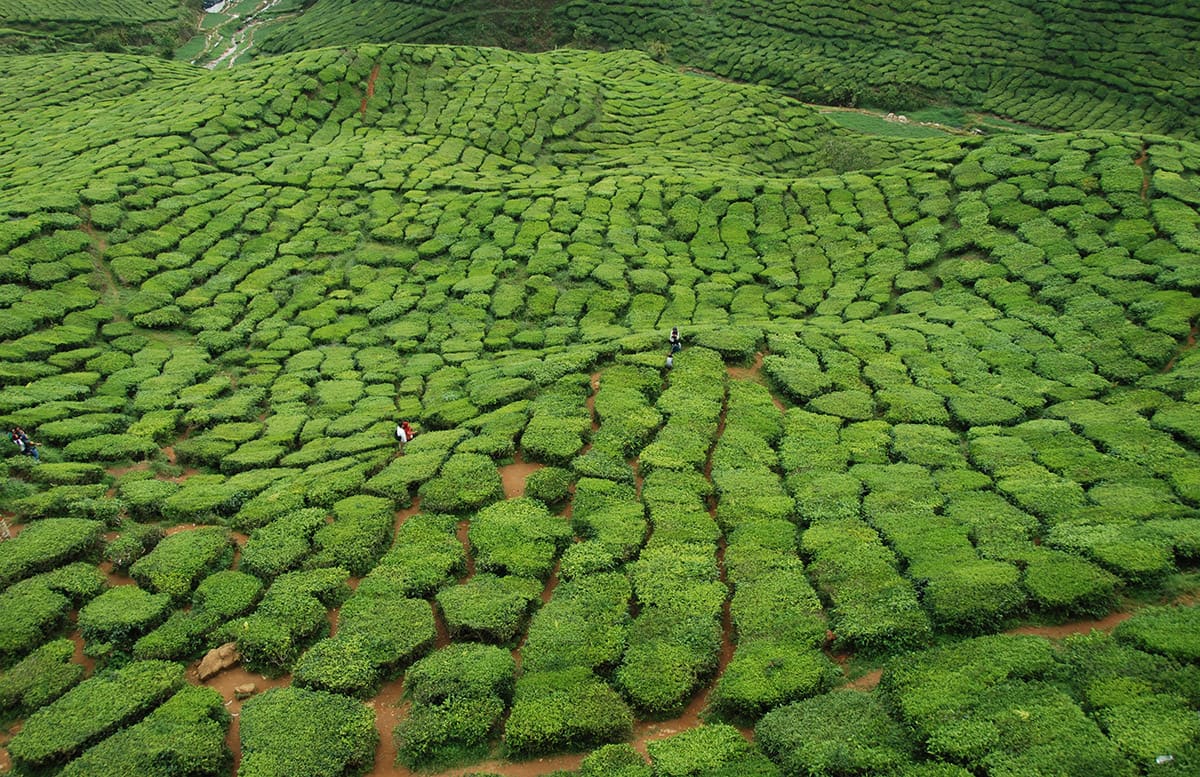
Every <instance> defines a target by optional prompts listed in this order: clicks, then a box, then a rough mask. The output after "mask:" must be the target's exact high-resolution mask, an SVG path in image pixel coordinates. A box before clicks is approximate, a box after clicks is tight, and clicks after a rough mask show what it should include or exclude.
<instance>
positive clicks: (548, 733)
mask: <svg viewBox="0 0 1200 777" xmlns="http://www.w3.org/2000/svg"><path fill="white" fill-rule="evenodd" d="M632 728H633V715H632V713H631V712H630V711H629V708H628V707H627V706H625V703H624V702H623V701H622V700H621V697H620V696H619V695H618V694H617V693H616V692H615V691H614V690H613V689H612V688H609V687H608V686H607V685H605V684H604V683H603V682H602V681H601V680H600V679H599V678H597V677H596V676H595V675H594V674H592V673H591V671H590V670H588V669H586V668H583V667H576V668H572V669H564V670H560V671H542V672H527V673H526V674H523V675H522V676H521V678H520V679H519V680H518V681H517V686H516V691H515V693H514V695H513V706H512V712H511V713H510V714H509V716H508V720H507V722H506V723H505V727H504V749H505V751H506V752H508V753H511V754H513V755H536V754H539V753H551V752H555V751H557V750H577V749H587V748H590V747H596V746H599V745H602V744H608V743H610V742H619V741H622V740H624V739H625V738H627V737H628V736H629V735H630V732H631V731H632Z"/></svg>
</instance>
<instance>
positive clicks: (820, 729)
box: [754, 691, 912, 774]
mask: <svg viewBox="0 0 1200 777" xmlns="http://www.w3.org/2000/svg"><path fill="white" fill-rule="evenodd" d="M847 728H853V729H854V730H855V732H856V734H855V736H854V737H852V738H850V739H849V740H848V741H847V739H846V738H845V736H844V733H845V731H846V729H847ZM754 738H755V741H756V742H757V743H758V746H759V747H761V748H762V749H763V752H765V753H766V754H767V755H768V756H770V757H771V759H772V760H773V761H775V762H776V763H778V764H779V765H780V767H781V769H782V771H783V773H784V774H813V773H816V774H825V773H833V772H840V773H848V774H855V773H864V774H869V773H875V772H882V771H896V770H898V769H900V768H902V767H903V766H905V765H907V764H908V763H909V761H910V759H911V757H912V756H911V753H912V743H911V742H910V741H909V740H908V737H907V736H906V734H905V731H904V729H903V727H902V726H901V725H900V724H899V723H897V722H896V721H895V720H893V719H892V718H891V716H889V715H888V711H887V708H886V707H885V706H884V705H883V703H882V702H881V701H880V700H879V699H878V698H877V697H876V696H874V695H873V694H864V693H856V692H854V691H835V692H833V693H829V694H825V695H824V696H818V697H816V698H814V699H806V700H804V701H798V702H795V703H793V704H788V705H786V706H784V707H780V708H778V709H775V710H772V711H771V712H768V713H767V714H766V715H764V716H763V718H762V720H760V721H759V722H758V725H757V726H755V727H754Z"/></svg>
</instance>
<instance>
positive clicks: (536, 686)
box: [504, 572, 633, 754]
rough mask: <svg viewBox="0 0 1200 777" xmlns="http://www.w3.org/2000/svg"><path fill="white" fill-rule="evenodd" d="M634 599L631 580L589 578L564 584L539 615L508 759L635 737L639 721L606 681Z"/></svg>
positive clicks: (526, 655) (507, 738) (510, 726)
mask: <svg viewBox="0 0 1200 777" xmlns="http://www.w3.org/2000/svg"><path fill="white" fill-rule="evenodd" d="M631 593H632V590H631V588H630V584H629V581H628V579H627V578H626V577H625V576H624V575H621V574H616V573H608V572H598V573H593V574H586V575H582V576H579V577H577V578H575V579H572V580H568V581H565V582H563V583H562V584H560V585H559V586H558V587H557V588H555V590H554V595H553V596H552V597H551V599H550V601H549V602H548V603H546V604H545V605H544V606H543V607H542V608H541V609H539V610H538V611H537V613H535V614H534V617H533V619H532V621H531V623H530V625H529V633H528V638H527V640H526V642H525V644H524V645H523V646H522V649H521V655H522V664H521V666H522V675H521V677H520V678H518V680H517V686H516V689H517V695H516V696H515V697H514V700H513V708H512V713H511V714H510V715H509V718H508V722H507V723H506V725H505V732H504V746H505V749H506V750H507V751H508V752H511V753H514V754H532V753H539V752H548V751H553V750H562V749H578V748H579V747H580V745H579V743H580V742H588V743H591V744H590V745H586V746H596V745H600V744H603V743H605V742H615V741H620V740H621V739H624V738H625V737H627V736H629V733H630V732H631V730H632V724H633V713H632V711H631V710H630V709H629V707H628V705H627V704H626V703H625V702H624V700H622V699H621V697H620V696H619V695H618V694H617V693H616V691H614V690H613V689H612V688H611V687H609V686H608V685H607V684H606V683H605V682H604V681H603V680H602V679H601V675H603V676H607V675H608V674H609V673H610V672H611V671H612V669H613V668H614V667H615V666H616V665H617V663H618V662H619V661H620V659H621V656H622V654H623V653H624V652H625V649H626V645H627V641H626V640H627V635H628V630H629V620H630V619H629V600H630V595H631ZM586 746H585V747H586Z"/></svg>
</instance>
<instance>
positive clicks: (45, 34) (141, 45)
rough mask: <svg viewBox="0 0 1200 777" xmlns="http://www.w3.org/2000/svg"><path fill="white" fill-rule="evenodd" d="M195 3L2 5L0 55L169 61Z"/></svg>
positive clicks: (44, 1)
mask: <svg viewBox="0 0 1200 777" xmlns="http://www.w3.org/2000/svg"><path fill="white" fill-rule="evenodd" d="M199 10H200V0H183V1H182V2H181V1H180V0H3V2H0V52H2V53H4V54H28V53H33V54H46V53H50V52H64V51H80V50H94V51H111V52H122V51H127V52H130V53H136V54H147V55H155V56H162V57H170V56H171V53H172V52H173V51H174V49H175V47H176V46H178V45H179V44H180V43H181V42H182V41H183V40H186V39H187V37H188V35H189V34H190V32H191V30H192V29H193V28H194V26H195V20H196V15H197V13H198V12H199Z"/></svg>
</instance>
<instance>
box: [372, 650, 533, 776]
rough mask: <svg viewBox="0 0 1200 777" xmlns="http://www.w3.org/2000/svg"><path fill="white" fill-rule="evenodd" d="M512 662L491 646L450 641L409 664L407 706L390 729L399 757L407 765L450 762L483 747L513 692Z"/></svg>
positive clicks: (459, 759) (514, 667) (464, 757)
mask: <svg viewBox="0 0 1200 777" xmlns="http://www.w3.org/2000/svg"><path fill="white" fill-rule="evenodd" d="M515 669H516V664H515V662H514V661H513V658H512V656H511V655H509V654H508V653H507V652H506V651H503V650H501V649H499V648H495V647H487V646H483V645H477V644H473V643H462V644H457V645H449V646H448V647H445V648H443V649H441V650H439V651H437V652H435V653H433V654H431V655H429V656H427V657H426V658H423V659H421V660H420V661H418V662H417V663H415V664H413V666H412V667H411V668H410V669H409V671H408V674H407V676H406V678H405V683H406V693H407V694H408V695H409V696H411V697H412V699H413V707H412V712H411V713H410V715H409V717H408V718H407V719H406V720H404V721H403V722H401V723H400V724H399V725H398V726H397V727H396V731H395V735H396V742H397V749H398V757H399V759H400V760H401V761H402V762H403V763H404V764H405V765H407V766H409V768H417V767H419V766H429V765H432V764H437V763H453V762H456V761H462V760H466V759H470V758H473V757H478V756H479V755H481V754H482V753H484V752H486V748H487V743H488V739H489V737H490V735H491V733H492V732H493V730H494V729H495V728H496V727H497V725H498V724H499V722H500V719H501V717H502V715H503V713H504V709H505V706H506V704H507V700H508V699H509V698H511V696H512V690H513V673H514V671H515Z"/></svg>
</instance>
